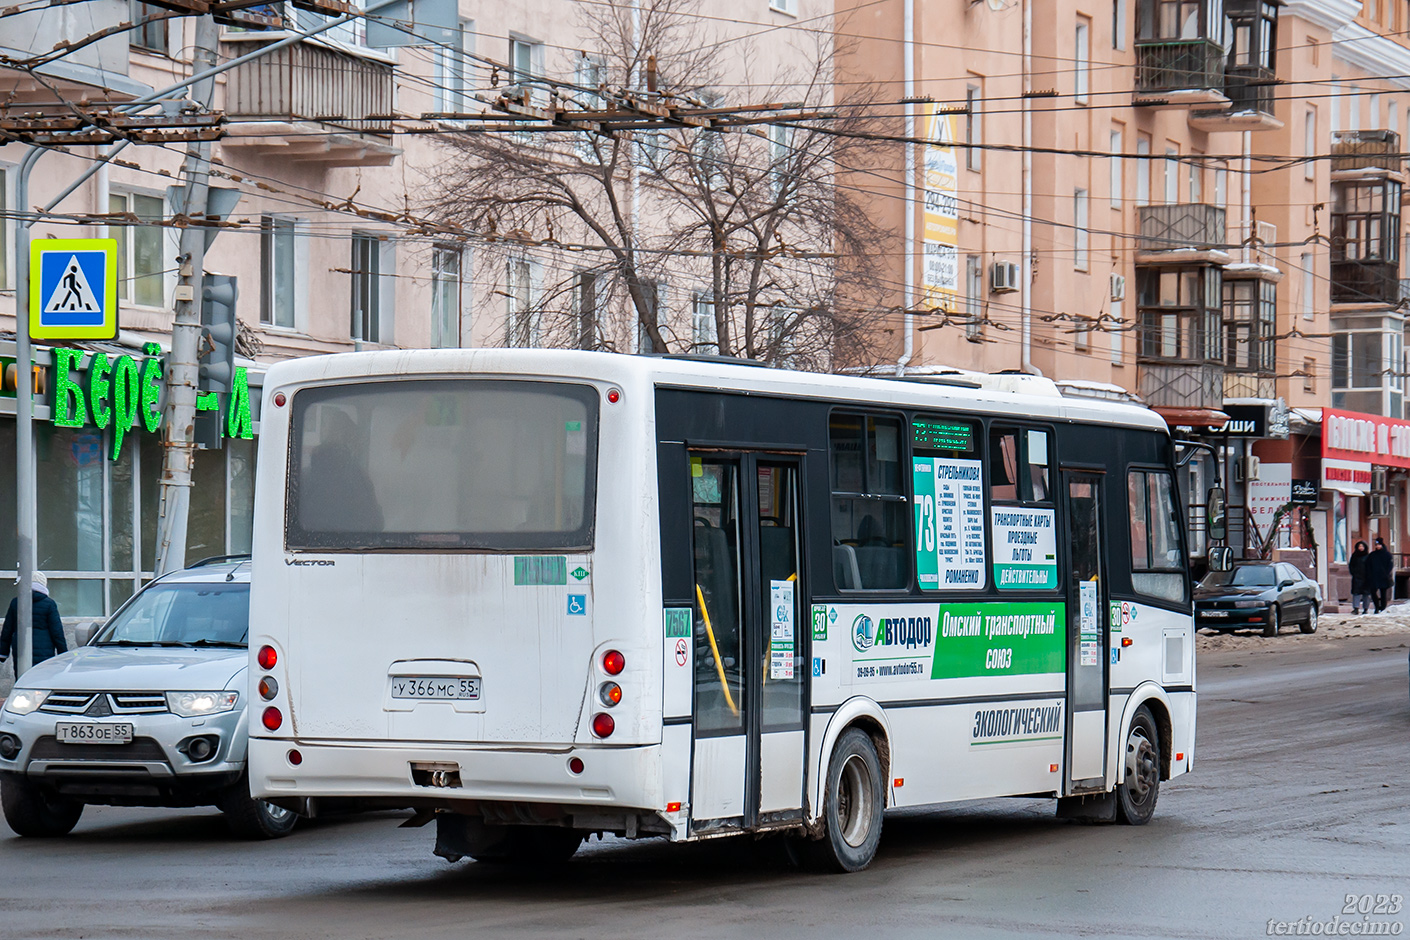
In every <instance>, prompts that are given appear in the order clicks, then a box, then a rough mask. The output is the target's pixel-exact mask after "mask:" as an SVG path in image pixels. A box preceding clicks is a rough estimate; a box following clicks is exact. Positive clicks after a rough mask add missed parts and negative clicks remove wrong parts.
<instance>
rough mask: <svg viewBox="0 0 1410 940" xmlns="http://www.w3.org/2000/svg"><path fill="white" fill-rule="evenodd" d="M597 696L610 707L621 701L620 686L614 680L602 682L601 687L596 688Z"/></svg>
mask: <svg viewBox="0 0 1410 940" xmlns="http://www.w3.org/2000/svg"><path fill="white" fill-rule="evenodd" d="M597 697H598V698H600V699H602V704H603V705H606V706H607V707H608V708H611V707H612V706H613V705H616V704H618V703H619V702H621V701H622V687H621V686H620V685H618V684H617V683H615V682H604V683H602V688H600V689H598V690H597Z"/></svg>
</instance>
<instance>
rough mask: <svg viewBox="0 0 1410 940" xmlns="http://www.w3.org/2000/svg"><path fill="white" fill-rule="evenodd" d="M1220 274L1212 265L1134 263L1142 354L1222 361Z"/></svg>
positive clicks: (1189, 359) (1148, 356)
mask: <svg viewBox="0 0 1410 940" xmlns="http://www.w3.org/2000/svg"><path fill="white" fill-rule="evenodd" d="M1222 279H1223V275H1222V273H1221V271H1220V269H1219V268H1217V267H1214V266H1212V265H1187V266H1181V267H1167V268H1159V267H1140V268H1137V269H1136V294H1137V299H1136V305H1137V308H1138V316H1139V319H1140V337H1141V341H1140V342H1141V344H1140V354H1141V357H1142V358H1144V359H1164V360H1176V361H1180V362H1209V363H1217V362H1220V361H1222V360H1223V358H1224V357H1223V349H1222V348H1221V347H1222V345H1223V344H1222V334H1223V330H1222V321H1223V311H1222V309H1221V304H1222V300H1223V295H1224V292H1223V287H1222Z"/></svg>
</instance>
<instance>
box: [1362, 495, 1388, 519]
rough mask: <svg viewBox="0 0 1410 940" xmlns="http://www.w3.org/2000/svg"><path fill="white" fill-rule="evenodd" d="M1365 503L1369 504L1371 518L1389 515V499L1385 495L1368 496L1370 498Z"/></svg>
mask: <svg viewBox="0 0 1410 940" xmlns="http://www.w3.org/2000/svg"><path fill="white" fill-rule="evenodd" d="M1367 502H1368V503H1369V504H1370V508H1371V515H1373V516H1388V515H1390V497H1389V496H1387V495H1386V494H1384V493H1372V494H1371V496H1370V498H1369V499H1368V500H1367Z"/></svg>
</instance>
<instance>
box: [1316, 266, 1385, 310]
mask: <svg viewBox="0 0 1410 940" xmlns="http://www.w3.org/2000/svg"><path fill="white" fill-rule="evenodd" d="M1331 287H1332V303H1334V304H1395V303H1399V302H1400V298H1401V280H1400V265H1399V264H1398V263H1397V262H1394V261H1333V262H1332V285H1331Z"/></svg>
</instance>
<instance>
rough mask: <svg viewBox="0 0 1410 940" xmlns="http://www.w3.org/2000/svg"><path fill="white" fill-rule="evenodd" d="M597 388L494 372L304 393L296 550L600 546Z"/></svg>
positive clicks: (293, 533)
mask: <svg viewBox="0 0 1410 940" xmlns="http://www.w3.org/2000/svg"><path fill="white" fill-rule="evenodd" d="M596 467H597V392H596V391H595V390H594V389H592V388H590V387H588V386H584V385H568V384H553V383H539V382H535V383H530V382H502V381H489V380H464V379H460V380H450V379H446V380H440V379H436V380H424V381H398V382H391V381H387V382H371V383H368V384H363V385H337V386H329V387H325V388H308V389H303V390H301V391H299V392H298V393H297V394H295V395H294V401H293V428H292V431H291V436H290V447H289V494H288V502H287V503H286V506H285V542H286V545H287V546H288V547H289V548H290V549H309V550H315V551H327V550H334V551H336V550H357V549H374V550H375V549H392V550H397V549H400V550H421V551H455V550H475V549H480V550H490V551H533V550H555V551H566V550H570V549H588V548H591V547H592V536H593V500H594V496H595V486H596V475H597V474H596Z"/></svg>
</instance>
